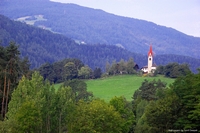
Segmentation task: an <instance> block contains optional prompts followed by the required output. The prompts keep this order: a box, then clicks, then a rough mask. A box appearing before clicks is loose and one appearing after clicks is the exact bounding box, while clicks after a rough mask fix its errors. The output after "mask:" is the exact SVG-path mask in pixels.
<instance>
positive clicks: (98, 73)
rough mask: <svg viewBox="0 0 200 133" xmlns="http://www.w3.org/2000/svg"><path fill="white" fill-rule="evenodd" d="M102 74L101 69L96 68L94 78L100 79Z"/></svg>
mask: <svg viewBox="0 0 200 133" xmlns="http://www.w3.org/2000/svg"><path fill="white" fill-rule="evenodd" d="M101 74H102V72H101V68H95V69H94V72H93V76H94V78H95V79H97V78H100V77H101Z"/></svg>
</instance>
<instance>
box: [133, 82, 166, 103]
mask: <svg viewBox="0 0 200 133" xmlns="http://www.w3.org/2000/svg"><path fill="white" fill-rule="evenodd" d="M165 87H166V83H165V82H162V81H161V80H160V79H159V80H158V81H156V80H153V81H148V80H146V79H145V80H144V82H143V83H142V85H141V87H140V88H139V89H138V90H136V91H135V93H134V95H133V98H134V99H137V98H138V97H141V98H142V99H145V100H147V101H151V100H156V99H157V98H158V96H157V95H156V92H157V91H158V90H160V89H165Z"/></svg>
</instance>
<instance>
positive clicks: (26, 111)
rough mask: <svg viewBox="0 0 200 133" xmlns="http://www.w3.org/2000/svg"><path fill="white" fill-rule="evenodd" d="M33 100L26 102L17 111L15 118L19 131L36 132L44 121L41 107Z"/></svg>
mask: <svg viewBox="0 0 200 133" xmlns="http://www.w3.org/2000/svg"><path fill="white" fill-rule="evenodd" d="M36 104H37V103H36V102H35V101H33V100H31V101H26V102H24V103H23V104H22V105H21V106H20V108H19V109H18V110H17V112H16V116H15V120H16V123H17V128H16V130H17V131H18V132H29V133H34V132H36V131H38V129H40V125H41V123H42V117H41V111H40V108H38V106H37V105H36Z"/></svg>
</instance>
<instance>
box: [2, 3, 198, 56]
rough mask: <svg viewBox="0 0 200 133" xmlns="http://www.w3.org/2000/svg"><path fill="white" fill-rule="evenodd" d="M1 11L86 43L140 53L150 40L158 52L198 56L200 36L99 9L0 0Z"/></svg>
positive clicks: (73, 5)
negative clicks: (106, 45)
mask: <svg viewBox="0 0 200 133" xmlns="http://www.w3.org/2000/svg"><path fill="white" fill-rule="evenodd" d="M0 13H1V14H4V15H6V16H8V17H9V18H12V19H17V18H21V19H20V20H21V21H25V22H28V23H29V24H33V25H35V26H40V27H43V28H46V29H49V30H51V31H54V32H58V33H61V34H64V35H66V36H67V37H70V38H73V39H76V40H80V41H84V42H86V43H96V44H97V43H98V44H99V43H101V44H102V43H103V44H112V45H116V44H120V45H122V46H123V47H124V48H126V49H128V50H130V51H132V52H137V53H142V54H146V51H148V48H149V44H153V47H154V50H155V53H157V54H179V55H186V56H191V57H195V58H200V54H199V52H200V48H199V46H200V38H197V37H192V36H188V35H186V34H183V33H181V32H179V31H177V30H175V29H172V28H167V27H164V26H159V25H156V24H154V23H151V22H147V21H143V20H138V19H133V18H127V17H121V16H116V15H113V14H109V13H106V12H104V11H102V10H97V9H91V8H86V7H81V6H78V5H75V4H61V3H55V2H50V1H48V0H2V2H1V4H0ZM27 16H29V17H27ZM22 17H27V18H22Z"/></svg>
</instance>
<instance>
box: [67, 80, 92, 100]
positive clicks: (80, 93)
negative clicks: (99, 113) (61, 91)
mask: <svg viewBox="0 0 200 133" xmlns="http://www.w3.org/2000/svg"><path fill="white" fill-rule="evenodd" d="M63 85H64V86H66V87H67V86H69V87H71V88H72V93H73V95H74V96H75V100H76V101H77V102H78V101H79V100H81V99H82V100H84V101H89V100H90V99H91V97H93V93H92V92H88V91H87V84H86V83H85V82H84V81H82V80H77V79H73V80H68V81H66V82H64V84H63Z"/></svg>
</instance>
